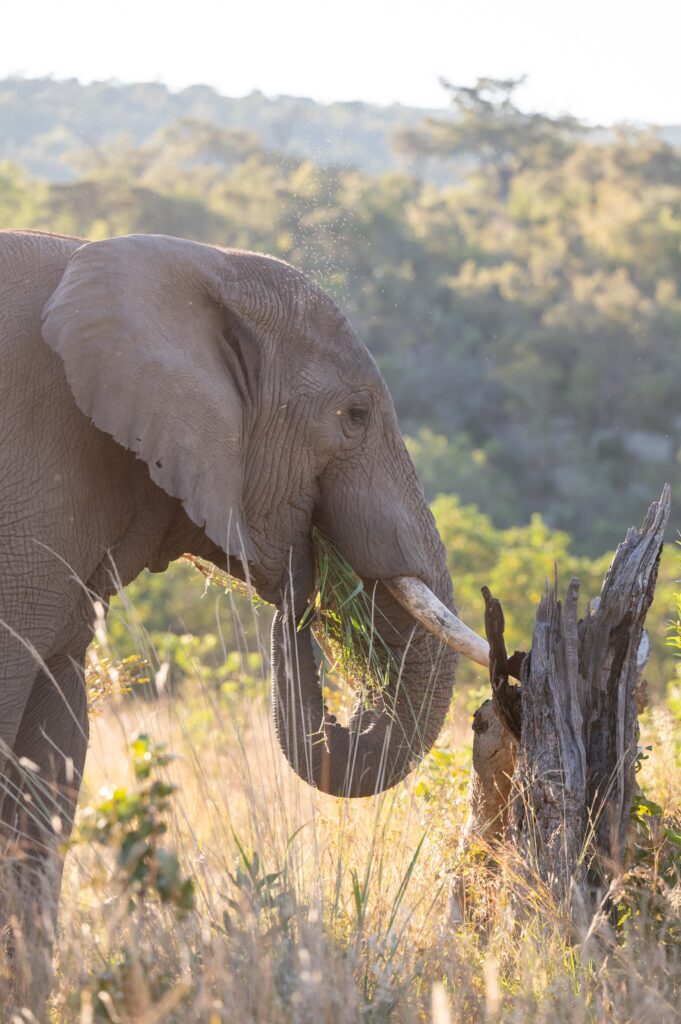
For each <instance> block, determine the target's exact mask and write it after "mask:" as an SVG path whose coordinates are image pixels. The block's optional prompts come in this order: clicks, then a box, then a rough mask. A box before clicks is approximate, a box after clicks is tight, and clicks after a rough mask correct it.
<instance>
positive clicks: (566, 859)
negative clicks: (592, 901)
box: [465, 486, 670, 898]
mask: <svg viewBox="0 0 681 1024" xmlns="http://www.w3.org/2000/svg"><path fill="white" fill-rule="evenodd" d="M669 511H670V491H669V487H668V486H665V488H664V490H663V492H662V496H661V498H660V500H659V501H657V502H654V503H653V504H652V505H651V506H650V508H649V510H648V513H647V515H646V518H645V520H644V522H643V525H642V527H641V528H640V529H634V528H632V529H630V530H629V532H628V533H627V536H626V538H625V540H624V541H623V543H622V544H620V546H619V547H618V549H617V551H616V553H615V556H614V558H613V561H612V563H611V565H610V568H609V569H608V572H607V573H606V576H605V579H604V581H603V586H602V589H601V594H600V598H599V599H598V600H597V601H594V602H592V604H591V606H590V610H589V611H588V613H587V615H586V616H585V618H584V619H583V620H581V621H578V618H577V601H578V596H579V583H578V581H577V580H575V579H573V580H571V581H570V584H569V586H568V589H567V595H566V598H565V601H564V602H561V601H559V600H558V598H557V587H556V586H554V587H547V591H546V593H545V595H544V597H543V598H542V599H541V601H540V603H539V607H538V610H537V616H536V620H535V626H534V633H533V637H532V647H531V651H530V654H529V656H522V655H521V654H519V653H518V652H516V654H515V655H514V656H513V658H511V659H507V658H506V650H505V645H504V638H503V631H504V622H503V612H502V610H501V605H500V604H499V602H498V601H495V599H494V598H493V597H492V595H491V594H490V593H489V591H488V590H487V589H486V588H483V594H484V596H485V605H486V616H485V627H486V630H487V639H488V641H489V644H490V681H491V684H492V700H491V701H486V702H485V704H483V705H482V707H481V708H479V709H478V711H477V712H476V715H475V717H474V721H473V730H474V740H473V770H472V777H471V786H470V793H469V800H470V815H469V821H468V825H467V827H466V834H465V842H466V843H469V844H471V843H473V842H474V839H475V838H480V837H482V838H484V839H485V840H486V841H487V842H490V841H491V842H495V841H497V840H499V839H501V838H502V837H507V838H509V840H510V841H511V842H512V843H513V844H514V845H515V847H516V848H517V849H518V851H519V852H520V853H521V854H522V857H523V861H524V863H526V864H527V865H528V868H529V870H531V871H534V872H536V873H537V874H538V875H539V877H541V879H542V880H543V881H544V882H545V883H547V884H548V885H549V886H550V887H551V889H552V891H553V892H554V893H555V895H556V896H557V897H558V898H563V897H565V896H567V895H568V894H569V891H570V888H571V887H572V886H573V885H575V884H577V885H578V886H580V887H583V886H588V887H593V885H594V883H596V884H597V885H599V886H603V885H607V882H608V880H609V879H611V878H613V877H615V876H616V875H617V874H618V873H619V872H620V871H621V870H622V867H623V865H624V861H625V857H626V850H627V837H628V828H629V816H630V811H631V803H632V798H633V796H634V793H635V789H636V778H635V767H636V754H637V747H638V718H637V684H638V683H639V676H640V668H641V666H640V664H639V663H638V662H637V655H638V653H639V646H640V644H641V637H642V632H643V623H644V621H645V616H646V613H647V611H648V608H649V607H650V604H651V602H652V599H653V595H654V592H655V584H656V581H657V569H658V565H659V560H660V554H661V552H662V543H663V535H664V531H665V527H666V525H667V521H668V519H669ZM509 675H517V677H518V678H519V679H520V680H521V686H520V688H518V687H515V686H512V685H510V684H509V681H508V679H509ZM521 696H522V699H520V698H521ZM518 723H519V729H518ZM518 732H519V737H518ZM592 854H595V856H592ZM587 865H588V867H587Z"/></svg>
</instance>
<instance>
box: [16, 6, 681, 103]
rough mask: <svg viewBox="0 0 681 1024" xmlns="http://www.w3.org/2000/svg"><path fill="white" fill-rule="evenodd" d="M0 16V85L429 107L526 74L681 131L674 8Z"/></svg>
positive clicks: (533, 83) (108, 10)
mask: <svg viewBox="0 0 681 1024" xmlns="http://www.w3.org/2000/svg"><path fill="white" fill-rule="evenodd" d="M0 11H1V14H2V18H1V25H2V44H1V45H0V77H4V76H5V75H8V74H23V75H26V76H37V75H54V76H55V77H58V78H66V77H76V78H79V79H81V81H85V82H89V81H93V80H102V79H109V78H115V79H119V80H121V81H124V82H130V81H154V80H158V81H162V82H165V83H166V84H167V85H169V86H170V87H171V88H173V89H179V88H182V87H183V86H186V85H191V84H194V83H197V82H205V83H207V84H208V85H212V86H214V87H215V88H216V89H217V90H218V91H220V92H222V93H224V94H227V95H231V96H239V95H243V94H244V93H248V92H250V91H251V90H252V89H260V90H262V92H264V93H266V94H267V95H269V96H275V95H277V94H281V93H289V94H292V95H298V96H312V97H313V98H314V99H318V100H322V101H331V100H336V99H362V100H370V101H373V102H377V103H390V102H392V101H394V100H398V101H400V102H402V103H406V104H414V105H419V106H441V105H443V104H445V103H446V102H447V99H446V96H445V94H444V93H443V91H442V89H441V88H440V86H439V84H438V78H439V77H440V76H444V77H445V78H448V79H449V80H450V81H453V82H456V83H457V84H470V83H472V82H473V81H474V80H475V79H476V78H477V77H478V76H480V75H488V76H494V77H503V76H516V75H520V74H527V75H528V76H529V81H528V84H527V86H526V87H525V88H524V90H523V93H522V95H521V96H520V97H519V99H521V101H522V105H523V106H525V107H527V108H533V109H541V110H546V111H548V112H551V113H558V112H561V111H569V112H570V113H574V114H576V115H577V116H579V117H582V118H584V119H586V120H589V121H592V122H602V123H605V122H612V121H615V120H634V121H636V120H640V121H653V122H658V123H659V122H664V123H669V122H676V123H679V122H681V87H680V85H681V83H680V77H679V63H680V55H681V0H645V2H641V0H240V2H234V0H115V2H111V0H107V2H102V0H23V2H21V0H19V2H17V0H15V2H13V3H12V5H11V7H10V5H9V3H8V2H7V0H5V3H2V4H0Z"/></svg>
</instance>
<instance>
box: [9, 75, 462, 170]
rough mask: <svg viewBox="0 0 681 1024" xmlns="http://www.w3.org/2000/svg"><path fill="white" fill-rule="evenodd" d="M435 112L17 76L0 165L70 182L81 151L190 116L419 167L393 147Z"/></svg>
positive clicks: (303, 145)
mask: <svg viewBox="0 0 681 1024" xmlns="http://www.w3.org/2000/svg"><path fill="white" fill-rule="evenodd" d="M429 113H430V111H426V110H419V109H416V108H412V107H403V106H400V105H399V104H394V105H393V106H389V107H379V106H376V105H372V104H370V103H359V102H358V103H332V104H329V105H325V104H321V103H316V102H315V101H314V100H311V99H305V98H302V97H294V96H280V97H277V98H276V99H270V98H268V97H266V96H264V95H263V94H262V93H260V92H252V93H251V94H250V95H248V96H242V97H239V98H232V97H228V96H221V95H220V94H219V93H217V92H216V91H215V90H214V89H211V88H210V87H209V86H206V85H195V86H192V87H191V88H188V89H183V90H182V91H181V92H170V90H169V89H168V88H167V87H166V86H165V85H162V84H160V83H156V82H153V83H152V82H147V83H139V84H134V85H125V84H120V83H115V82H97V83H94V84H92V85H81V84H80V83H79V82H78V81H77V80H76V79H69V80H68V81H54V80H53V79H23V78H7V79H4V80H2V81H0V160H3V159H5V160H13V161H17V162H18V163H20V164H22V165H23V166H24V167H26V168H27V169H28V170H29V171H30V172H31V173H32V174H36V175H39V176H40V177H44V178H48V179H50V180H52V181H67V180H69V179H71V178H73V177H74V174H75V172H74V169H73V166H72V164H71V163H69V157H70V156H72V155H73V154H74V153H76V152H78V151H79V150H82V149H85V150H95V151H96V150H99V149H101V148H105V147H107V146H110V145H112V144H114V143H115V142H117V141H120V140H121V139H122V138H125V139H126V140H127V141H128V142H129V143H133V144H134V145H138V146H139V145H143V144H145V143H148V142H149V141H150V140H151V139H152V138H153V136H154V135H155V134H156V133H157V132H158V131H159V130H162V129H163V128H166V127H167V126H168V125H169V124H171V123H172V122H174V121H177V120H179V119H182V118H188V119H191V120H200V121H206V122H209V123H210V124H213V125H216V126H217V127H219V128H225V129H229V130H232V131H247V132H249V133H251V134H253V135H254V136H255V137H256V138H257V139H258V140H259V141H260V143H261V144H262V145H263V146H265V147H267V148H271V149H275V150H278V151H280V152H285V153H287V154H290V155H293V156H297V157H305V158H308V159H310V160H312V161H314V162H315V163H317V164H320V165H322V166H329V165H332V164H343V165H352V166H356V167H359V168H361V169H362V170H365V171H368V172H371V173H381V172H384V171H387V170H391V169H395V168H402V169H405V168H407V167H408V166H409V161H408V160H406V159H404V158H399V157H398V156H397V155H396V154H395V152H394V151H393V150H392V148H391V145H390V137H391V134H392V132H393V130H394V129H395V128H398V127H399V128H404V127H410V126H413V125H415V124H417V123H418V122H419V121H420V120H421V119H422V118H423V117H424V116H426V115H427V114H429ZM437 113H438V114H439V115H440V116H442V113H443V112H442V111H438V112H437ZM445 116H446V115H445Z"/></svg>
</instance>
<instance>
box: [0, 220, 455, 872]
mask: <svg viewBox="0 0 681 1024" xmlns="http://www.w3.org/2000/svg"><path fill="white" fill-rule="evenodd" d="M313 524H314V525H316V526H318V527H320V528H321V529H323V530H324V532H325V533H326V534H328V536H329V537H330V539H331V540H332V541H333V543H334V544H335V545H336V546H337V547H338V548H339V550H340V551H341V553H342V554H343V555H344V556H345V557H346V558H347V559H348V561H349V562H350V563H351V564H352V565H353V567H354V568H355V570H356V571H357V572H358V574H359V575H360V576H361V577H362V579H363V580H364V582H365V585H366V586H367V588H368V589H369V588H370V591H371V593H372V594H373V595H374V596H375V601H376V607H377V621H380V622H381V623H383V625H382V626H381V627H380V632H381V634H382V636H383V639H384V640H385V641H386V643H387V644H388V645H389V647H390V649H391V650H392V651H393V653H394V654H395V655H396V658H395V664H398V665H399V672H394V671H393V670H391V672H392V676H391V680H390V685H389V687H388V689H387V691H386V693H384V694H383V695H381V696H380V697H378V698H377V699H376V702H375V706H373V707H371V708H366V707H365V706H362V707H359V706H358V707H357V709H356V711H355V714H354V715H353V717H352V720H351V722H350V723H349V725H348V726H347V727H343V726H341V725H340V724H339V723H337V722H335V720H333V719H332V718H331V717H330V716H328V715H327V713H326V709H325V707H324V702H323V699H322V696H321V691H320V687H319V683H318V680H317V675H316V669H315V667H314V660H313V658H312V646H311V640H310V637H309V629H303V630H299V629H297V628H296V622H297V621H298V619H299V617H300V615H301V613H302V612H303V611H304V609H305V606H306V603H307V601H308V599H309V597H310V593H311V591H312V589H313V584H314V580H313V563H312V555H311V546H310V531H311V526H312V525H313ZM183 552H191V553H193V554H195V555H198V556H202V557H204V558H207V559H210V560H212V561H213V562H215V563H216V564H218V565H220V566H221V567H223V568H225V569H228V571H229V572H231V573H232V574H233V575H236V576H239V577H241V578H248V579H249V580H250V581H251V582H252V583H253V585H254V586H255V588H256V590H257V591H258V592H259V593H260V594H261V596H263V597H264V598H265V599H266V600H269V601H272V602H273V603H275V604H276V605H277V608H278V611H277V615H276V616H275V624H274V629H273V717H274V723H275V728H276V731H277V736H278V738H279V741H280V743H281V746H282V750H283V751H284V753H285V754H286V757H287V758H288V760H289V762H290V764H291V765H292V767H293V768H294V769H295V770H296V771H297V772H298V774H300V775H301V776H302V777H303V778H305V779H306V780H307V781H309V782H311V783H313V784H315V785H317V786H319V787H320V788H321V789H323V790H325V791H327V792H330V793H335V794H338V795H346V796H365V795H370V794H371V793H374V792H377V791H378V790H380V789H382V788H385V787H386V786H388V785H392V784H394V783H395V782H396V781H398V780H399V779H400V778H402V777H403V776H404V775H405V774H406V772H407V771H408V770H409V769H410V768H411V767H412V766H413V764H414V763H415V762H416V761H417V760H418V759H419V758H420V757H422V756H423V753H424V752H425V751H426V750H427V749H428V748H429V747H430V746H431V745H432V743H433V742H434V740H435V738H436V736H437V733H438V731H439V729H440V727H441V724H442V721H443V718H444V715H445V713H446V710H447V707H448V705H449V700H450V696H451V688H452V684H453V677H454V664H455V656H454V655H453V654H452V653H451V652H450V651H448V650H446V649H444V648H443V647H442V645H441V644H440V643H439V642H438V641H437V640H435V639H434V638H433V637H432V636H430V635H429V634H427V633H425V632H424V631H423V630H422V629H421V628H420V627H417V626H415V624H414V622H413V620H412V619H411V618H410V617H409V616H408V614H407V613H406V612H405V611H404V610H403V609H402V608H401V607H400V606H399V605H397V604H396V602H395V601H394V600H393V599H392V598H391V596H390V594H389V592H388V590H387V589H386V588H385V587H384V586H383V584H382V583H381V581H382V580H385V579H389V578H391V577H394V576H400V575H407V576H416V577H419V578H420V579H422V580H423V581H424V582H425V583H426V584H427V585H428V587H430V589H431V590H432V591H433V593H434V594H435V595H436V596H437V597H438V598H439V599H440V600H441V601H443V602H444V603H445V604H446V605H447V606H448V607H450V608H451V607H452V606H453V595H452V589H451V582H450V579H449V576H448V573H447V568H446V560H445V556H444V551H443V549H442V545H441V542H440V540H439V537H438V535H437V532H436V529H435V526H434V523H433V520H432V516H431V514H430V511H429V509H428V507H427V505H426V502H425V500H424V497H423V492H422V489H421V487H420V484H419V483H418V480H417V478H416V474H415V472H414V470H413V467H412V466H411V463H410V461H409V457H408V455H407V453H406V450H405V448H404V445H403V443H402V439H401V436H400V433H399V429H398V426H397V420H396V417H395V413H394V409H393V406H392V402H391V400H390V396H389V394H388V391H387V388H386V387H385V384H384V383H383V381H382V378H381V376H380V374H379V372H378V370H377V368H376V366H375V364H374V362H373V360H372V359H371V356H370V355H369V353H368V352H367V350H366V348H365V347H364V346H363V344H362V343H361V341H360V340H359V339H358V338H357V336H356V334H355V333H354V331H353V329H352V327H351V326H350V324H349V323H348V321H347V320H346V319H345V317H344V316H343V314H342V313H341V312H340V310H338V308H337V307H336V306H335V304H334V303H333V302H332V301H331V300H330V299H329V298H328V297H327V296H326V295H324V293H323V292H322V291H321V290H320V289H318V288H317V287H316V286H315V285H313V284H312V283H311V282H310V281H309V280H308V279H306V278H305V277H303V275H302V274H300V273H299V272H298V271H296V270H294V268H292V267H289V266H288V265H287V264H284V263H281V262H280V261H277V260H274V259H272V258H269V257H265V256H259V255H256V254H252V253H240V252H236V251H234V250H221V249H217V248H214V247H211V246H204V245H199V244H197V243H193V242H187V241H184V240H180V239H170V238H163V237H161V236H130V237H127V238H116V239H109V240H106V241H103V242H95V243H85V242H83V241H82V240H80V239H72V238H66V237H61V236H55V235H47V234H41V233H35V232H0V565H1V566H2V571H1V574H0V620H2V623H1V626H0V739H1V740H2V744H3V746H2V750H3V751H5V753H6V759H5V762H6V763H5V777H6V779H8V780H9V781H8V783H7V785H6V786H5V787H4V791H5V793H6V796H5V798H4V803H3V805H2V812H1V816H2V820H3V822H4V829H5V834H6V836H7V837H12V836H13V837H14V839H15V840H16V838H17V837H19V840H18V841H19V844H20V845H21V846H23V847H24V848H25V849H26V850H28V861H31V858H33V859H34V860H35V861H36V862H39V863H40V864H41V865H42V868H41V870H42V869H44V864H45V856H46V851H49V850H50V849H52V848H53V846H54V842H53V839H54V836H53V835H52V832H51V830H52V828H53V819H54V813H53V812H52V813H51V814H49V815H48V814H43V815H40V814H38V815H33V816H31V817H30V818H29V819H27V818H26V815H25V807H24V805H23V804H22V801H21V798H17V794H18V793H20V792H21V791H22V788H23V786H24V784H23V783H22V782H21V780H20V778H19V775H18V774H17V771H16V769H15V768H14V769H13V768H12V765H13V763H15V762H16V761H17V760H18V759H20V758H28V760H29V761H30V762H33V763H34V764H35V765H36V766H37V771H36V776H37V777H38V781H37V783H36V784H37V785H38V786H42V787H44V792H45V793H47V792H48V791H49V793H50V794H51V796H50V798H49V799H50V800H53V801H54V802H55V803H56V805H58V808H59V814H60V815H61V819H62V825H61V831H60V838H61V839H63V837H64V835H65V834H67V833H68V830H69V828H70V826H71V822H72V818H73V812H74V808H75V801H76V798H77V793H78V786H79V782H80V776H81V773H82V769H83V763H84V758H85V751H86V745H87V710H86V700H85V693H84V684H83V670H82V666H83V659H84V655H85V651H86V648H87V645H88V643H89V642H90V639H91V635H92V622H93V600H94V599H95V598H96V599H99V600H101V601H102V602H103V603H104V604H105V605H106V601H107V600H108V598H109V597H110V596H111V594H112V593H113V592H114V591H115V590H116V589H117V588H118V587H119V586H124V585H125V584H127V583H128V582H130V581H131V580H132V579H134V578H135V576H136V575H137V574H138V573H139V572H141V571H142V569H144V568H145V567H149V568H150V569H152V570H155V571H160V570H163V569H164V568H165V567H166V566H167V565H168V563H169V562H170V561H172V560H173V559H175V558H177V557H178V556H180V555H181V554H182V553H183ZM393 676H394V678H393ZM314 736H319V737H321V739H323V742H314V743H312V742H311V737H314ZM45 799H46V800H47V799H48V798H47V797H45ZM51 822H52V824H51ZM7 841H9V839H8V840H7ZM48 859H49V858H48ZM55 863H57V862H56V860H55ZM59 870H60V868H59V865H58V864H57V866H56V868H55V872H56V874H57V875H58V874H59Z"/></svg>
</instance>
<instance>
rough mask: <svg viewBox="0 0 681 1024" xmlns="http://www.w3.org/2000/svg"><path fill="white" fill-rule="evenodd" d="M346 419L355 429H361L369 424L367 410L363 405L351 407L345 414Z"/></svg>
mask: <svg viewBox="0 0 681 1024" xmlns="http://www.w3.org/2000/svg"><path fill="white" fill-rule="evenodd" d="M347 416H348V419H349V420H350V422H351V423H352V424H353V425H354V426H356V427H363V426H364V425H365V424H366V423H368V422H369V410H368V409H367V407H366V406H365V405H351V406H350V408H349V409H348V412H347Z"/></svg>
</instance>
